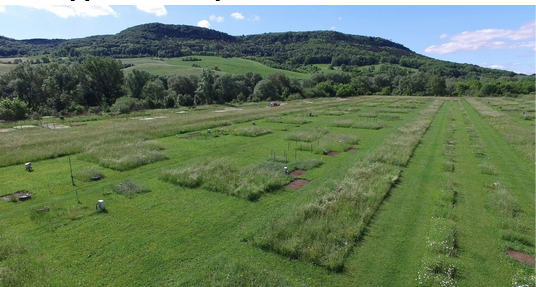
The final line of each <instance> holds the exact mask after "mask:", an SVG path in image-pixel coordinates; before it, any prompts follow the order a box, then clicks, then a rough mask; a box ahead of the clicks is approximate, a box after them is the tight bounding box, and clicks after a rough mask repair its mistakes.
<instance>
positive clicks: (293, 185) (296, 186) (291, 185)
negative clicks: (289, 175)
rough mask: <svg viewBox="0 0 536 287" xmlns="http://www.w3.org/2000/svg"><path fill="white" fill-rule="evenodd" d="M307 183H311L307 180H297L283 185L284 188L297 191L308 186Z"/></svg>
mask: <svg viewBox="0 0 536 287" xmlns="http://www.w3.org/2000/svg"><path fill="white" fill-rule="evenodd" d="M309 182H311V181H310V180H307V179H301V178H298V179H295V180H293V181H292V182H291V183H289V184H287V185H285V187H288V188H292V189H295V190H298V189H300V188H302V186H304V185H306V184H308V183H309Z"/></svg>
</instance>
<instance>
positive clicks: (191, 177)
mask: <svg viewBox="0 0 536 287" xmlns="http://www.w3.org/2000/svg"><path fill="white" fill-rule="evenodd" d="M283 167H284V164H283V163H280V162H273V161H262V162H260V163H258V164H254V165H251V166H248V167H246V168H244V169H242V170H239V169H237V168H236V167H235V166H234V165H233V163H232V162H231V161H230V160H229V159H226V158H220V159H207V160H205V161H204V162H202V163H198V164H195V165H192V166H189V167H185V168H181V169H176V170H167V171H163V172H162V174H161V177H160V178H161V179H162V180H164V181H167V182H170V183H173V184H176V185H179V186H183V187H187V188H198V187H200V188H203V189H206V190H209V191H213V192H220V193H225V194H229V195H233V196H237V197H241V198H246V199H248V200H252V201H254V200H257V199H259V198H260V197H261V196H262V195H263V194H264V193H266V192H271V191H274V190H277V189H279V188H281V187H283V186H284V185H285V184H288V183H289V182H290V181H291V178H290V177H289V176H288V175H286V174H285V173H284V172H283Z"/></svg>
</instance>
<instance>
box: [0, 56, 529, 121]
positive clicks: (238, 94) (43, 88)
mask: <svg viewBox="0 0 536 287" xmlns="http://www.w3.org/2000/svg"><path fill="white" fill-rule="evenodd" d="M334 64H338V65H339V66H335V65H333V66H332V68H333V69H338V70H339V71H337V72H335V71H334V72H332V73H315V74H313V75H312V76H311V77H310V78H309V79H306V80H297V79H295V78H289V77H287V76H286V75H284V74H283V73H281V72H276V73H272V74H269V75H267V76H265V77H262V76H261V75H260V74H258V73H254V72H248V73H246V74H243V75H233V74H225V73H217V72H216V71H214V70H210V69H203V70H202V73H201V75H199V76H198V75H173V76H159V75H153V74H150V73H148V72H145V71H141V70H137V69H133V70H132V72H131V73H129V74H127V75H126V76H125V74H124V73H123V70H122V68H123V67H124V66H123V65H122V64H121V62H120V61H119V60H117V59H114V58H111V57H97V56H88V57H85V58H84V59H83V60H81V61H80V62H78V61H74V62H61V61H60V62H57V61H52V62H50V63H39V64H35V63H34V64H32V63H31V62H29V61H25V62H22V63H19V64H17V66H16V67H15V68H13V69H12V70H11V71H9V72H8V73H5V74H3V75H0V98H1V100H0V119H3V120H18V119H24V118H27V117H29V116H33V117H37V118H38V117H40V116H46V115H69V114H82V113H86V112H90V113H100V112H111V113H129V112H131V111H133V110H137V109H147V108H173V107H178V106H194V105H202V104H213V103H218V104H226V103H242V102H257V101H282V100H296V99H303V98H317V97H349V96H358V95H411V96H515V95H518V94H529V93H534V91H535V78H534V75H531V76H525V75H519V74H513V75H512V76H507V75H504V76H501V77H498V78H496V77H491V76H490V77H485V76H481V77H480V78H479V79H475V78H472V77H463V76H459V77H454V75H451V74H448V73H443V74H442V73H441V70H439V71H438V70H434V69H410V68H406V67H403V66H400V65H391V64H383V65H379V66H370V67H365V68H362V69H354V70H352V69H349V68H348V67H345V66H344V65H346V64H344V62H337V63H334ZM345 71H347V72H345Z"/></svg>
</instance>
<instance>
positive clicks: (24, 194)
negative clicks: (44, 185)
mask: <svg viewBox="0 0 536 287" xmlns="http://www.w3.org/2000/svg"><path fill="white" fill-rule="evenodd" d="M13 197H15V198H16V199H17V200H20V201H24V200H27V199H30V198H32V195H31V194H30V193H29V192H28V191H27V190H19V191H17V192H15V193H10V194H6V195H2V196H1V197H0V198H1V199H2V200H5V201H10V200H11V198H13Z"/></svg>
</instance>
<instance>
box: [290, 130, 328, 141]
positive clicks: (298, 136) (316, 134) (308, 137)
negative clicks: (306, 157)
mask: <svg viewBox="0 0 536 287" xmlns="http://www.w3.org/2000/svg"><path fill="white" fill-rule="evenodd" d="M327 133H328V129H327V128H314V129H306V130H299V131H295V132H291V133H288V134H286V135H285V139H286V140H290V141H301V142H312V141H314V140H317V139H319V138H320V137H322V136H323V135H325V134H327Z"/></svg>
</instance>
